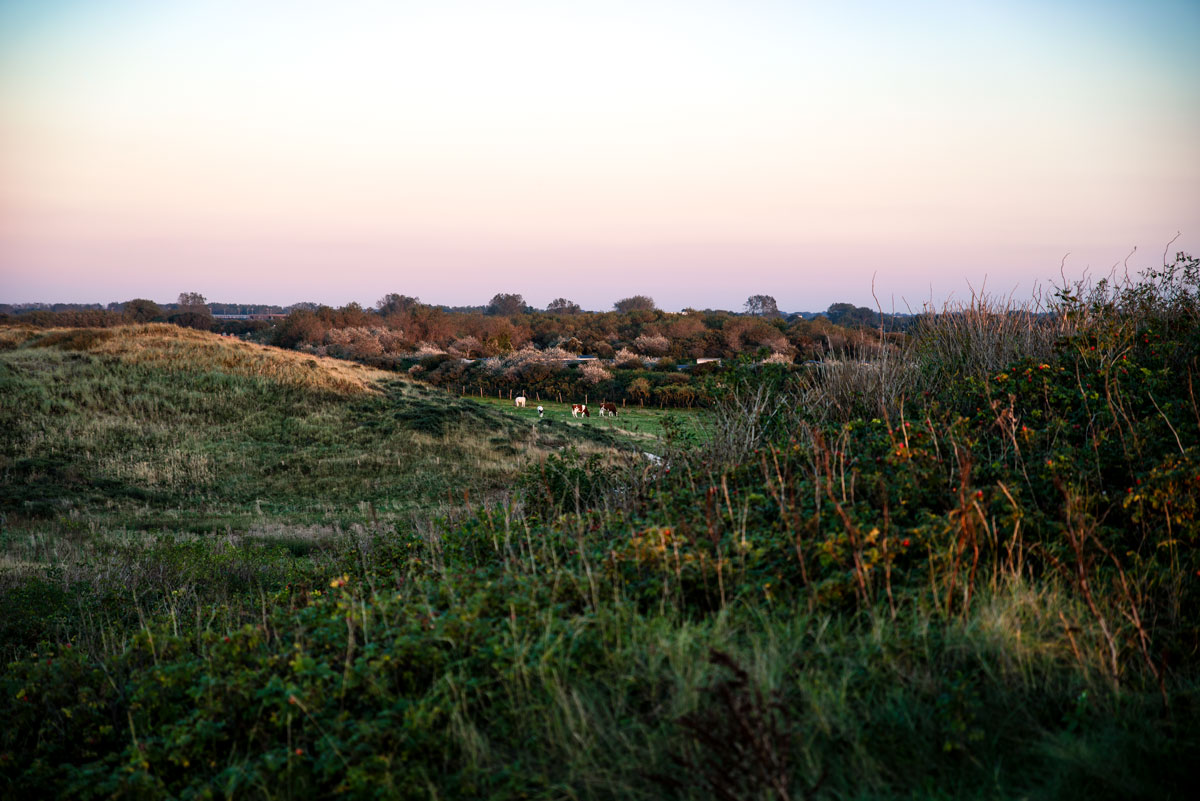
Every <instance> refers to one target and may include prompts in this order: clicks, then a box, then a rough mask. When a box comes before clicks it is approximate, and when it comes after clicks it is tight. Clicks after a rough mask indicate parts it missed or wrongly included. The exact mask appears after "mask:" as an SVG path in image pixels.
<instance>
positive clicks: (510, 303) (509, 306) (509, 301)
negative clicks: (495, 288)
mask: <svg viewBox="0 0 1200 801" xmlns="http://www.w3.org/2000/svg"><path fill="white" fill-rule="evenodd" d="M524 311H525V298H523V297H522V296H521V295H517V294H509V293H504V292H499V293H497V294H495V295H493V296H492V299H491V300H490V301H488V305H487V313H488V314H491V315H496V316H500V317H509V316H512V315H514V314H521V313H523V312H524Z"/></svg>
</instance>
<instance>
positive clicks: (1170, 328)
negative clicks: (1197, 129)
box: [0, 256, 1200, 799]
mask: <svg viewBox="0 0 1200 801" xmlns="http://www.w3.org/2000/svg"><path fill="white" fill-rule="evenodd" d="M1198 277H1200V264H1198V263H1197V261H1196V260H1195V259H1190V258H1188V257H1183V256H1181V257H1180V258H1179V260H1177V262H1176V263H1175V264H1174V265H1172V266H1169V267H1167V268H1164V269H1163V270H1162V271H1158V272H1153V273H1150V274H1148V275H1147V276H1144V277H1143V278H1142V280H1141V281H1140V282H1138V283H1128V284H1124V285H1119V286H1114V285H1109V284H1106V283H1102V284H1100V285H1098V286H1093V287H1088V286H1082V285H1080V286H1075V287H1065V288H1063V289H1062V290H1061V291H1060V292H1059V294H1058V296H1057V298H1056V302H1055V305H1054V307H1053V308H1052V309H1051V310H1050V311H1049V313H1046V312H1044V311H1043V310H1038V311H1036V312H1035V311H1031V310H1027V309H1022V308H1020V307H1014V306H1011V305H1008V306H1005V305H1001V304H997V303H995V302H993V301H989V300H987V299H982V300H980V301H979V302H977V303H972V304H971V305H969V306H965V307H962V308H958V309H954V310H946V311H945V312H944V313H941V314H937V315H928V316H927V317H925V318H924V319H922V320H921V321H920V322H919V324H918V325H916V326H915V327H914V328H913V330H912V331H911V332H909V334H908V335H907V336H906V337H905V338H904V339H903V340H902V341H901V340H897V342H898V344H894V345H887V346H885V345H884V343H882V342H881V344H880V347H879V348H878V349H877V350H876V351H874V352H873V354H872V355H871V356H870V357H869V358H858V359H850V358H842V359H838V358H827V359H824V360H822V361H821V362H820V363H819V364H816V365H808V366H805V367H803V368H794V367H790V366H787V365H781V364H754V363H749V362H746V363H739V364H736V365H732V366H730V367H729V368H728V369H727V370H725V371H724V372H722V373H721V374H720V377H719V382H720V383H719V387H720V390H721V391H720V392H719V393H717V394H716V395H715V396H714V400H713V403H712V404H711V405H710V406H708V407H707V408H704V409H686V410H674V411H661V410H659V409H651V408H649V407H647V408H644V409H643V408H640V407H639V408H625V409H622V410H621V413H620V415H619V416H618V417H617V418H616V419H610V418H600V417H599V416H598V414H597V412H596V411H593V416H592V417H591V418H590V419H588V420H577V419H572V418H571V415H570V409H569V407H565V410H564V407H563V406H562V405H561V404H550V403H543V405H544V406H546V409H547V414H546V417H545V418H543V419H540V420H539V419H538V416H537V411H536V406H537V402H536V401H534V400H533V399H532V398H531V399H530V402H529V404H528V406H527V407H526V408H524V409H515V408H514V407H513V405H512V403H511V401H509V400H508V399H507V398H505V399H494V398H485V399H482V400H481V399H480V398H478V397H476V398H471V397H459V396H457V395H455V394H453V393H448V392H446V391H445V390H443V389H437V388H433V387H429V386H426V385H423V384H421V383H420V382H418V381H414V380H412V379H410V378H407V377H405V378H400V377H398V374H396V373H391V372H383V371H377V370H372V369H369V368H366V367H363V366H361V365H357V364H353V363H349V362H343V361H339V360H336V359H330V358H322V357H314V356H309V355H305V354H300V353H296V352H291V351H283V350H279V349H274V348H267V347H262V346H258V345H251V344H248V343H244V342H239V341H237V340H235V339H232V338H228V337H221V336H217V335H214V334H208V333H200V332H195V331H189V330H184V329H179V328H175V327H172V326H166V325H146V326H126V327H117V328H106V329H57V330H44V329H43V330H34V329H26V328H19V327H13V328H6V329H0V431H2V432H3V434H2V438H0V515H2V517H0V654H2V655H3V658H4V659H5V660H6V667H5V670H4V672H3V676H2V677H0V719H3V720H4V721H5V722H6V725H5V726H4V727H3V730H0V794H2V795H3V796H4V797H6V798H51V797H64V798H112V797H121V798H148V799H149V798H218V797H229V798H264V799H299V798H315V797H327V796H334V795H337V796H341V797H349V798H400V799H404V798H414V799H415V798H513V799H516V798H540V799H568V798H569V799H656V798H677V799H710V798H720V799H751V798H754V799H757V798H761V799H768V798H769V799H801V798H804V799H808V798H817V799H820V798H830V799H835V798H836V799H859V798H894V799H912V798H980V799H982V798H988V799H998V798H1013V799H1018V798H1020V799H1035V798H1036V799H1062V798H1068V799H1069V798H1078V799H1106V798H1111V799H1130V798H1147V799H1150V798H1153V799H1173V798H1186V797H1190V791H1188V790H1187V787H1188V786H1190V782H1191V780H1190V779H1189V778H1188V777H1189V776H1191V774H1192V772H1193V765H1194V762H1195V755H1196V754H1197V753H1200V660H1198V658H1197V649H1200V622H1198V621H1200V553H1198V552H1197V537H1198V535H1200V404H1198V403H1197V399H1196V394H1195V392H1196V389H1195V385H1196V384H1197V383H1200V295H1198V292H1197V279H1198ZM880 338H881V340H882V334H881V335H880ZM589 405H592V406H593V409H598V403H595V402H591V403H590V404H589ZM643 452H650V453H652V454H655V456H657V457H659V459H650V458H647V457H646V456H645V455H644V453H643Z"/></svg>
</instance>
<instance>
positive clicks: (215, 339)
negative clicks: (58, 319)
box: [0, 323, 395, 395]
mask: <svg viewBox="0 0 1200 801" xmlns="http://www.w3.org/2000/svg"><path fill="white" fill-rule="evenodd" d="M17 347H59V348H62V349H65V350H75V351H82V352H87V353H94V354H97V355H104V356H114V357H116V358H118V359H119V360H121V361H123V362H126V363H129V364H137V365H146V366H152V367H161V368H163V369H167V370H175V371H182V372H213V371H216V372H222V373H228V374H230V375H237V376H248V377H254V378H263V379H266V380H268V381H273V382H275V383H279V384H285V385H290V386H296V387H303V388H306V389H312V390H317V391H322V392H333V393H337V394H341V395H354V394H362V393H370V392H375V391H376V389H375V388H374V384H375V383H376V382H377V381H379V380H381V379H385V378H390V379H394V378H395V376H393V375H392V374H390V373H385V372H383V371H381V370H374V369H372V368H369V367H364V366H362V365H359V364H355V363H352V362H346V361H341V360H339V359H332V358H326V357H318V356H309V355H306V354H302V353H296V352H295V351H288V350H281V349H279V348H273V347H268V346H265V345H256V344H253V343H249V342H242V341H241V340H238V339H232V338H230V337H224V336H220V335H219V334H212V333H208V332H206V331H196V330H194V329H190V328H179V327H178V326H173V325H166V324H163V323H150V324H147V325H127V326H119V327H116V328H109V329H103V330H97V329H84V328H52V329H42V330H34V329H28V328H4V329H0V349H8V350H12V349H14V348H17Z"/></svg>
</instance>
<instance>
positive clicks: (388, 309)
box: [375, 292, 421, 316]
mask: <svg viewBox="0 0 1200 801" xmlns="http://www.w3.org/2000/svg"><path fill="white" fill-rule="evenodd" d="M420 305H421V299H420V298H412V297H409V296H408V295H400V294H397V293H395V292H389V293H388V294H386V295H384V296H383V297H382V298H380V299H379V300H377V301H375V308H376V309H378V310H379V313H380V314H382V315H384V316H387V315H389V314H399V313H400V312H404V311H408V310H409V309H411V308H413V307H414V306H420Z"/></svg>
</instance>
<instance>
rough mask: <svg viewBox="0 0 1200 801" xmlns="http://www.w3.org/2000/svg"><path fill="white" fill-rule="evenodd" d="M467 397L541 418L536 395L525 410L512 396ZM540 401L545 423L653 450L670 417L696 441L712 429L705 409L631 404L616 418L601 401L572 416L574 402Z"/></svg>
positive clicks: (523, 416) (525, 417) (522, 416)
mask: <svg viewBox="0 0 1200 801" xmlns="http://www.w3.org/2000/svg"><path fill="white" fill-rule="evenodd" d="M463 398H464V399H466V400H470V401H471V402H473V403H477V404H479V405H481V406H484V407H487V408H491V409H497V410H500V411H502V412H504V413H505V414H507V415H512V416H513V417H516V418H518V419H521V420H529V421H533V422H537V421H538V412H537V407H538V404H539V401H537V400H535V399H534V398H533V397H532V396H531V397H530V398H529V399H528V400H527V401H526V406H525V408H523V409H521V408H517V407H516V405H515V404H514V403H513V401H512V400H510V399H508V398H494V397H486V396H484V397H481V396H479V395H464V396H463ZM540 403H541V405H542V406H543V407H544V409H545V415H544V416H543V417H542V421H543V422H545V421H549V422H551V423H564V424H566V425H567V426H568V427H572V428H575V429H579V430H588V429H590V430H593V431H606V432H611V433H612V434H615V435H617V436H618V437H619V438H621V439H622V440H624V441H626V442H628V443H630V444H633V445H636V446H637V447H640V448H642V449H644V450H649V451H651V452H653V451H654V450H655V445H656V444H657V443H660V442H661V441H662V439H663V437H664V436H666V430H667V428H666V425H664V422H665V421H666V420H668V419H671V420H674V421H676V422H677V424H678V430H679V431H680V432H681V433H683V434H684V435H685V436H688V437H690V438H692V439H693V440H695V441H700V440H703V439H705V438H706V437H707V436H708V431H709V426H708V412H707V410H705V409H660V408H657V407H652V406H637V405H628V406H624V407H620V406H619V407H618V409H617V416H616V417H610V416H607V415H606V416H604V417H601V416H600V403H599V402H598V401H589V403H588V410H589V411H590V412H591V417H586V418H583V417H572V416H571V404H570V403H557V402H555V401H545V400H544V401H541V402H540Z"/></svg>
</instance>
